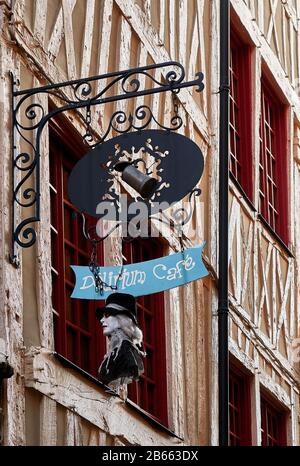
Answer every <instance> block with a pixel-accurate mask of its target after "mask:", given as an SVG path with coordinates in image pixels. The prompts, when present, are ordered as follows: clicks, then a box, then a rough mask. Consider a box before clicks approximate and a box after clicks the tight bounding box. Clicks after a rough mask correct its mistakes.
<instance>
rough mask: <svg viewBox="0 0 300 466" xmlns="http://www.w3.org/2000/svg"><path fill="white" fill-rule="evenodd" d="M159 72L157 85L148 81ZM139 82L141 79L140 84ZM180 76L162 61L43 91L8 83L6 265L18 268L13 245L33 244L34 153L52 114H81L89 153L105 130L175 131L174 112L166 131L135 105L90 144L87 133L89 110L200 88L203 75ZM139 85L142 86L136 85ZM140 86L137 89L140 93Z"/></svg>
mask: <svg viewBox="0 0 300 466" xmlns="http://www.w3.org/2000/svg"><path fill="white" fill-rule="evenodd" d="M158 69H161V73H162V74H163V75H164V78H163V79H162V80H158V79H156V78H155V77H154V72H155V71H156V70H158ZM141 77H142V78H143V79H142V80H141ZM184 78H185V71H184V68H183V66H182V65H181V64H180V63H178V62H165V63H160V64H155V65H149V66H144V67H140V68H134V69H129V70H125V71H117V72H114V73H107V74H104V75H99V76H93V77H88V78H84V79H78V80H73V81H67V82H63V83H58V84H50V85H46V86H43V87H37V88H32V89H25V90H18V86H19V83H18V82H17V81H16V80H15V78H14V76H13V74H11V80H12V89H11V94H12V127H13V130H12V180H13V181H12V184H13V193H12V244H11V254H10V261H11V263H12V264H14V265H15V266H16V267H18V266H19V257H18V253H17V246H20V247H23V248H28V247H30V246H32V245H33V244H34V243H35V241H36V231H35V227H34V224H35V223H36V222H38V221H39V220H40V155H41V153H40V151H41V136H42V132H43V129H44V128H45V126H46V124H47V123H48V122H49V121H50V120H51V119H52V118H54V117H55V116H56V115H58V114H60V113H63V112H67V111H70V110H78V109H85V115H83V114H82V113H80V117H81V118H82V120H83V122H84V124H85V128H86V133H85V134H84V135H83V136H82V137H83V139H84V141H85V142H86V143H87V146H88V147H90V148H94V147H96V146H98V145H99V144H101V143H102V142H104V141H105V139H106V137H107V136H108V135H109V134H110V132H111V130H113V131H114V132H116V133H120V134H124V133H127V132H129V131H130V130H132V129H135V130H137V131H139V130H142V129H145V128H146V127H147V126H148V124H149V123H150V122H151V121H154V122H155V123H156V124H157V125H158V127H160V128H162V129H164V130H168V131H171V130H177V129H179V128H180V127H181V126H182V124H183V122H182V119H181V117H180V116H179V115H178V113H177V111H176V110H177V108H178V107H177V104H176V105H174V108H175V113H174V116H173V117H172V118H171V119H170V127H166V126H164V125H162V124H160V123H159V121H157V119H156V117H155V115H153V113H152V110H151V109H150V108H149V107H148V106H146V105H140V106H139V107H137V108H135V110H134V111H132V112H130V113H129V114H128V115H126V113H125V112H124V111H121V110H117V111H115V112H114V113H113V114H112V116H111V118H110V121H109V124H108V127H107V129H106V130H105V131H104V134H103V135H102V136H101V137H100V138H97V139H96V136H95V133H94V132H93V131H92V129H91V127H92V124H91V123H92V116H91V107H94V106H97V105H103V104H106V103H111V102H117V101H121V100H125V99H133V98H136V97H139V96H147V95H152V94H156V93H160V92H167V91H171V92H172V95H173V97H176V94H177V93H178V92H179V91H180V89H183V88H189V87H196V91H198V92H200V91H202V90H203V88H204V84H203V74H202V73H198V74H197V75H196V79H195V80H193V81H184ZM143 82H144V83H145V86H142V83H143ZM142 87H143V89H142ZM45 96H47V97H49V98H51V97H52V98H54V99H55V106H56V107H55V109H53V110H51V111H48V105H47V104H46V105H47V108H44V106H43V104H42V103H41V102H43V101H44V99H43V98H44V97H45Z"/></svg>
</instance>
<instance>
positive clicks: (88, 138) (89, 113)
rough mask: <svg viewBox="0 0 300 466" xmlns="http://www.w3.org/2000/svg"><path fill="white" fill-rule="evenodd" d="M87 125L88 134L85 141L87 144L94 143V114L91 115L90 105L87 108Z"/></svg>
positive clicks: (84, 137)
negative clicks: (92, 129) (92, 126)
mask: <svg viewBox="0 0 300 466" xmlns="http://www.w3.org/2000/svg"><path fill="white" fill-rule="evenodd" d="M85 123H86V133H85V135H84V136H83V139H84V140H85V141H87V142H91V141H93V135H92V131H91V123H92V113H91V106H90V105H89V104H88V105H87V106H86V117H85Z"/></svg>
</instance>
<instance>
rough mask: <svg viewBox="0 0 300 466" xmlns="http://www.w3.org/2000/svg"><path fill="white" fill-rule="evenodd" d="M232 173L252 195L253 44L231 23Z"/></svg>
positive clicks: (246, 192)
mask: <svg viewBox="0 0 300 466" xmlns="http://www.w3.org/2000/svg"><path fill="white" fill-rule="evenodd" d="M229 74H230V116H229V127H230V130H229V136H230V138H229V141H230V159H229V161H230V173H231V175H232V176H233V178H234V180H235V181H237V182H238V184H239V185H240V187H241V188H242V190H243V191H244V192H245V194H246V195H247V197H248V198H249V199H250V200H252V199H253V175H252V112H251V110H252V101H251V90H252V73H251V48H250V46H249V45H248V44H245V43H244V42H243V41H242V40H241V39H240V38H239V36H238V34H237V33H236V31H235V29H234V28H233V27H232V26H231V34H230V66H229Z"/></svg>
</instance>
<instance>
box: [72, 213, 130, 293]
mask: <svg viewBox="0 0 300 466" xmlns="http://www.w3.org/2000/svg"><path fill="white" fill-rule="evenodd" d="M81 217H82V222H83V224H82V231H83V235H84V237H85V238H86V240H88V241H90V242H91V243H92V252H91V257H90V262H89V269H90V271H91V272H92V274H93V277H94V282H95V291H96V293H100V295H101V296H102V295H103V294H104V288H109V289H111V290H113V291H116V290H117V289H118V283H119V280H120V278H121V277H122V274H123V267H124V264H123V256H122V264H121V268H120V271H119V273H118V276H117V279H116V284H115V285H109V284H108V283H106V282H105V281H103V280H102V278H101V275H100V268H101V267H100V265H99V263H98V255H97V247H98V243H100V242H101V241H102V240H103V239H102V238H100V239H96V238H92V237H91V233H90V232H91V230H94V227H92V228H89V229H87V228H86V220H85V216H84V214H83V212H81Z"/></svg>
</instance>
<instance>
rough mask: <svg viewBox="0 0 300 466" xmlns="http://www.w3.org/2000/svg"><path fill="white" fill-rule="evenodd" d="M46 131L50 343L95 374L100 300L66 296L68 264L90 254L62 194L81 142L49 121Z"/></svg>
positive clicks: (101, 344)
mask: <svg viewBox="0 0 300 466" xmlns="http://www.w3.org/2000/svg"><path fill="white" fill-rule="evenodd" d="M49 131H50V133H49V134H50V138H49V150H50V161H49V162H50V196H51V227H50V228H51V249H52V264H51V265H52V267H51V269H52V308H53V318H54V337H55V349H56V351H57V352H58V353H59V354H61V355H62V356H64V357H65V358H67V359H69V360H70V361H72V362H73V363H74V364H76V365H77V366H79V367H80V368H82V369H84V370H85V371H86V372H88V373H90V374H92V375H93V376H95V377H97V372H98V366H99V364H100V362H101V361H102V359H103V356H104V354H105V349H106V344H105V337H104V336H103V334H102V330H101V327H100V325H99V323H98V322H97V320H96V315H95V310H96V306H99V301H97V302H96V301H90V300H79V299H73V298H71V297H70V294H71V292H72V290H73V288H74V284H75V277H74V274H73V272H72V270H71V269H70V265H71V264H75V265H88V263H89V259H90V255H91V244H90V243H89V242H88V241H87V240H86V239H85V238H84V236H83V232H82V222H81V218H80V214H79V212H78V210H77V209H76V208H75V207H74V205H72V204H71V202H70V201H69V199H68V196H67V179H68V174H69V173H70V172H71V170H72V168H73V166H74V165H75V163H76V162H77V160H78V159H79V158H80V156H82V154H83V153H84V152H83V151H84V150H85V151H86V148H85V149H83V150H80V148H81V145H80V142H79V141H78V140H76V138H75V139H74V138H72V136H71V135H68V134H67V133H66V132H63V131H62V130H61V129H60V127H59V125H56V124H54V123H53V124H52V125H51V127H50V130H49ZM87 221H88V222H89V225H92V224H94V223H95V219H92V218H90V217H88V218H87ZM97 254H98V260H99V262H100V263H103V250H102V246H101V243H100V245H99V246H98V251H97Z"/></svg>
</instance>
